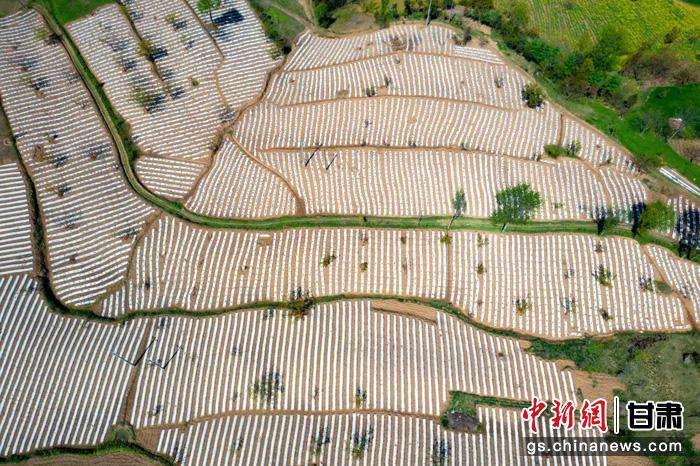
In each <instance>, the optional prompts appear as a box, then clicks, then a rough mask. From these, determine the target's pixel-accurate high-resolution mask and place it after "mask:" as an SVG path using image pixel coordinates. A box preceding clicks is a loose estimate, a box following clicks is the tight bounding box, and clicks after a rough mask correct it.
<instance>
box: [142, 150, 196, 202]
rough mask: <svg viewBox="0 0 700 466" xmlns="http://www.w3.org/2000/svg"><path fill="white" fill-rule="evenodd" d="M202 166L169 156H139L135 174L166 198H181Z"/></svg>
mask: <svg viewBox="0 0 700 466" xmlns="http://www.w3.org/2000/svg"><path fill="white" fill-rule="evenodd" d="M203 169H204V167H203V166H202V165H201V164H199V163H196V162H191V161H189V160H180V159H174V158H169V157H153V156H145V157H139V158H138V160H137V161H136V174H137V175H138V177H139V179H140V180H141V182H142V183H143V184H144V185H145V186H147V187H148V189H150V190H151V191H153V192H154V193H156V194H158V195H159V196H162V197H165V198H166V199H171V200H177V199H182V198H184V197H185V195H186V194H187V193H188V192H189V191H190V190H191V189H192V187H193V186H194V184H195V182H196V180H197V178H198V177H199V175H200V174H201V173H202V170H203Z"/></svg>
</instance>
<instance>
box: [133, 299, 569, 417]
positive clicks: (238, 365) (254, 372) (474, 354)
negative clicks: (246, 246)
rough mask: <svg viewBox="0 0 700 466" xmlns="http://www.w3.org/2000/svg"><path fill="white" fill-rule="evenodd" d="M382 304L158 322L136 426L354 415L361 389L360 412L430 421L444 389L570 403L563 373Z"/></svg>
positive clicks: (484, 336)
mask: <svg viewBox="0 0 700 466" xmlns="http://www.w3.org/2000/svg"><path fill="white" fill-rule="evenodd" d="M380 304H381V303H380ZM380 304H377V307H376V308H375V307H374V306H372V305H371V303H370V302H366V301H350V302H348V301H342V302H338V303H333V304H319V305H317V306H315V307H314V308H313V309H312V310H311V311H310V312H309V315H307V316H306V317H304V318H303V319H302V320H295V319H294V318H292V317H287V316H285V315H284V312H285V311H269V310H255V311H253V310H251V311H242V312H237V313H232V314H226V315H224V316H221V317H211V318H207V317H205V318H177V317H174V318H173V317H168V318H161V319H160V320H159V325H158V326H157V327H155V326H154V328H153V330H152V334H151V336H150V338H149V340H150V339H153V340H155V341H156V343H155V344H154V345H153V346H152V347H151V348H150V349H149V350H148V352H147V354H146V357H147V358H148V361H155V362H157V363H158V364H151V363H149V364H147V365H146V366H145V367H144V368H143V370H142V371H141V372H140V374H139V377H138V381H137V389H136V392H135V393H136V397H135V400H134V406H133V411H132V413H131V423H132V424H133V425H134V426H135V427H136V428H143V427H149V426H156V425H162V424H175V423H183V422H190V421H193V420H195V419H197V418H201V417H204V416H212V415H217V414H220V413H225V412H231V411H242V410H252V409H270V410H281V411H286V410H302V411H338V410H351V409H354V408H355V407H356V402H357V401H356V395H357V393H358V390H359V391H361V392H364V394H365V400H364V401H363V403H362V406H363V407H364V408H366V409H370V410H389V411H395V412H401V413H414V414H426V415H433V416H438V415H439V414H440V413H441V412H442V410H443V409H444V404H445V403H446V402H447V401H448V398H449V391H450V390H460V391H465V392H469V393H476V394H480V395H485V396H494V397H498V398H508V399H516V400H525V401H529V400H531V399H532V397H533V396H538V397H540V398H542V399H547V400H551V399H553V398H558V399H570V400H575V399H576V395H575V388H574V385H573V378H572V376H571V373H570V371H568V370H567V371H563V372H562V371H560V370H559V369H558V368H557V367H556V365H555V364H554V363H553V362H551V361H545V360H542V359H539V358H537V357H535V356H533V355H532V354H529V353H526V352H525V351H523V350H522V349H521V348H520V346H519V343H518V341H517V340H514V339H512V338H506V337H498V336H494V335H493V334H489V333H486V332H484V331H481V330H476V329H475V328H474V327H472V326H470V325H467V324H465V323H464V322H462V321H460V320H458V319H457V318H455V317H452V316H450V315H447V314H444V313H442V312H435V314H436V316H437V317H436V320H435V321H429V320H423V319H417V318H414V317H411V316H408V315H402V314H396V313H389V312H381V311H379V310H377V308H379V309H381V306H380ZM426 310H429V309H428V308H426ZM166 362H167V364H166ZM271 373H272V374H279V377H280V384H281V385H283V388H282V390H280V391H279V392H278V393H275V395H276V396H275V399H274V400H272V401H269V402H266V401H264V400H261V399H259V398H256V397H255V396H254V394H253V393H252V391H251V387H252V386H253V384H254V383H255V382H256V381H257V380H259V379H260V378H261V377H264V376H265V375H267V374H271Z"/></svg>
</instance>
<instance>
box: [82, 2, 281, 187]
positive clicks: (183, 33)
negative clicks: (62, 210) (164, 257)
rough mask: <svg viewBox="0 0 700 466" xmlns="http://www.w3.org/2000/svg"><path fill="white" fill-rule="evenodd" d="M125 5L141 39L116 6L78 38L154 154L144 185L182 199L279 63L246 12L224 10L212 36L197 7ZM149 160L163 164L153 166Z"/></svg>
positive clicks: (86, 23)
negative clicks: (227, 127)
mask: <svg viewBox="0 0 700 466" xmlns="http://www.w3.org/2000/svg"><path fill="white" fill-rule="evenodd" d="M125 4H126V5H127V12H128V14H129V18H130V19H131V20H132V21H133V24H134V26H135V28H136V31H137V33H138V36H137V35H136V34H134V31H132V29H131V26H130V24H129V19H128V18H127V17H125V16H124V15H123V14H122V11H121V10H120V8H118V7H117V6H116V5H110V6H106V7H104V8H101V9H100V10H98V11H97V12H96V13H95V14H93V15H92V16H89V17H87V18H85V19H81V20H79V21H76V22H74V23H72V24H71V25H70V26H69V30H70V33H71V35H72V36H73V38H74V40H75V42H76V44H77V45H78V46H79V48H80V50H81V52H82V54H83V55H84V56H85V58H86V59H87V61H88V64H89V65H90V67H91V69H92V70H93V72H94V74H95V76H97V78H98V79H99V80H100V81H101V82H104V83H105V90H106V92H107V93H108V95H109V97H110V100H111V101H112V103H113V104H114V106H115V108H116V110H117V111H118V112H119V113H120V114H122V115H123V116H124V117H125V118H126V120H127V121H128V122H129V123H130V125H131V129H132V132H133V137H134V140H135V141H136V143H137V144H138V145H139V147H140V148H141V149H142V150H143V151H145V152H146V156H145V157H143V158H142V159H141V161H140V162H139V164H138V165H137V167H138V171H139V175H140V177H141V179H142V181H143V183H144V184H145V185H146V186H147V187H148V188H149V189H151V190H152V191H154V192H155V193H157V194H160V195H162V196H164V197H167V198H170V199H176V200H177V199H182V198H184V197H185V195H186V194H187V193H188V192H189V190H190V189H191V188H192V187H193V186H194V183H195V181H196V179H197V176H198V175H199V173H201V171H202V170H203V169H204V165H206V163H208V159H209V157H210V155H211V153H212V152H213V151H215V150H216V149H217V146H218V144H217V143H216V138H217V137H218V136H217V132H218V131H220V127H221V126H222V125H223V124H224V123H226V122H227V121H229V120H230V119H231V118H232V117H233V115H234V114H235V112H236V111H237V110H238V109H239V108H240V106H241V105H242V104H243V103H244V102H246V101H248V100H250V99H252V98H253V97H255V96H256V95H258V93H259V92H261V90H262V87H263V85H264V81H265V77H266V75H267V72H268V71H269V70H271V69H272V67H273V66H274V65H275V63H276V61H275V60H273V59H272V57H271V56H270V53H269V51H270V49H271V47H272V45H271V43H270V42H269V41H268V40H267V39H266V37H265V34H264V32H263V30H262V27H261V25H260V24H259V23H258V21H257V19H255V18H254V15H253V14H252V12H251V11H250V9H249V7H248V6H247V5H246V4H245V2H235V3H231V2H223V4H222V6H221V8H220V9H219V10H218V11H215V12H213V13H212V16H213V17H214V18H215V19H214V22H215V23H216V25H217V27H216V28H213V30H212V32H211V34H210V33H209V32H207V30H205V28H204V25H203V23H202V21H203V17H202V18H200V17H199V16H198V15H197V13H195V11H196V2H194V3H193V4H192V5H188V4H187V3H186V2H185V1H184V0H159V1H158V2H157V4H153V2H145V1H142V0H132V1H129V2H125ZM206 18H207V19H206V21H209V19H208V18H209V16H208V15H207V16H206ZM147 58H150V59H151V61H149V60H148V59H147ZM149 153H151V154H157V155H159V156H160V157H159V158H158V159H157V160H152V159H151V157H149ZM180 159H185V160H189V161H191V162H190V163H184V162H183V161H182V160H180ZM192 162H194V163H192ZM163 175H164V176H163ZM171 185H172V186H171Z"/></svg>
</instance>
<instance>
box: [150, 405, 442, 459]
mask: <svg viewBox="0 0 700 466" xmlns="http://www.w3.org/2000/svg"><path fill="white" fill-rule="evenodd" d="M347 414H374V415H379V416H401V417H411V418H418V419H427V420H429V421H432V422H436V423H439V422H440V418H439V417H438V416H430V415H427V414H422V413H410V412H402V411H391V410H385V409H364V408H360V409H338V410H303V409H298V410H276V409H242V410H233V411H224V412H220V413H217V414H211V415H208V416H201V417H197V418H195V419H191V420H189V421H185V422H180V423H170V424H168V423H164V424H158V425H157V426H153V427H146V428H143V429H139V430H137V431H136V441H137V443H139V444H140V445H143V446H144V447H145V448H148V449H149V450H152V448H149V447H152V444H153V440H154V439H158V437H159V436H158V433H159V432H160V431H162V430H166V429H182V430H184V429H187V428H188V427H190V426H192V425H193V424H199V423H202V422H207V421H215V420H217V419H225V418H228V417H231V416H266V415H267V416H334V415H347Z"/></svg>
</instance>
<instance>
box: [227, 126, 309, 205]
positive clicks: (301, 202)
mask: <svg viewBox="0 0 700 466" xmlns="http://www.w3.org/2000/svg"><path fill="white" fill-rule="evenodd" d="M229 139H231V141H232V142H233V143H234V144H236V145H237V146H238V148H239V149H240V150H241V151H242V152H243V153H244V154H245V155H246V156H247V157H248V158H249V159H250V160H252V161H253V162H254V163H256V164H257V165H259V166H260V167H262V168H263V169H265V170H267V171H269V172H270V173H272V174H273V175H275V176H276V177H278V178H279V179H280V180H281V181H282V182H283V183H284V184H285V185H286V186H287V188H288V189H289V191H290V192H291V193H292V196H294V200H295V203H296V215H306V205H305V203H304V198H303V197H302V196H301V194H299V191H298V190H297V188H296V187H295V186H294V185H293V184H292V182H291V181H289V180H288V179H287V178H285V177H284V175H282V173H281V172H280V171H279V170H277V169H276V168H273V167H271V166H269V165H268V164H266V163H265V162H263V161H262V160H260V159H259V158H258V157H256V156H255V155H254V154H253V153H252V152H250V151H249V150H248V149H246V148H245V147H244V146H243V144H241V143H240V141H238V139H237V138H236V137H235V136H233V135H231V136H229Z"/></svg>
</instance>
